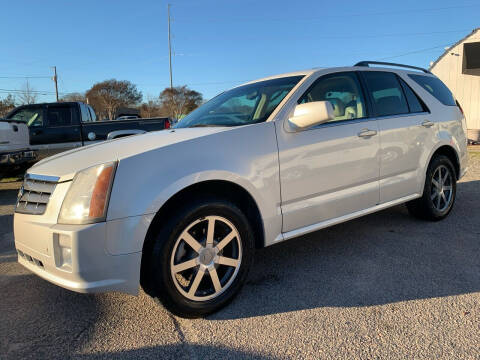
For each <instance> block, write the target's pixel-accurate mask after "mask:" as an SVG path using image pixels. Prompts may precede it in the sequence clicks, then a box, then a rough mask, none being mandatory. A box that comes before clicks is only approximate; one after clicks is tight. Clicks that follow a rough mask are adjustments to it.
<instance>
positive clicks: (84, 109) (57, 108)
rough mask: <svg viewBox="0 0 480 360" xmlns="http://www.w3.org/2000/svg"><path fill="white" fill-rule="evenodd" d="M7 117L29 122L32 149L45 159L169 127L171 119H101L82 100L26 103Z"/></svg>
mask: <svg viewBox="0 0 480 360" xmlns="http://www.w3.org/2000/svg"><path fill="white" fill-rule="evenodd" d="M6 118H7V119H8V120H14V121H17V122H23V123H25V124H27V126H28V128H29V132H30V144H31V148H32V149H34V150H37V151H38V157H39V158H40V159H41V158H45V157H47V156H51V155H54V154H56V153H59V152H62V151H66V150H69V149H72V148H76V147H81V146H85V145H89V144H92V143H95V142H98V141H104V140H110V139H116V138H119V137H123V136H128V135H135V134H143V133H145V132H149V131H156V130H162V129H168V128H169V127H170V120H169V119H168V118H148V119H141V118H140V119H129V120H113V121H99V120H97V116H96V115H95V111H94V110H93V109H92V107H91V106H89V105H87V104H84V103H82V102H61V103H44V104H31V105H24V106H20V107H17V108H15V109H14V110H12V111H11V112H10V113H9V114H8V115H7V116H6Z"/></svg>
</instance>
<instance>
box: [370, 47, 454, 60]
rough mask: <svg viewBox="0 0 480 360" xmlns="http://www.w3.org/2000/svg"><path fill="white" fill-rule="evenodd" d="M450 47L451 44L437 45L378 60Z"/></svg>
mask: <svg viewBox="0 0 480 360" xmlns="http://www.w3.org/2000/svg"><path fill="white" fill-rule="evenodd" d="M450 45H451V44H445V45H438V46H433V47H430V48H425V49H419V50H413V51H409V52H406V53H403V54H398V55H393V56H387V57H382V58H380V59H379V60H388V59H395V58H398V57H402V56H407V55H413V54H419V53H422V52H425V51H430V50H436V49H440V48H444V47H446V46H450Z"/></svg>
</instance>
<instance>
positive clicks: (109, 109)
mask: <svg viewBox="0 0 480 360" xmlns="http://www.w3.org/2000/svg"><path fill="white" fill-rule="evenodd" d="M85 96H86V98H87V99H88V102H89V104H90V105H92V106H93V108H94V109H95V112H96V113H97V114H100V115H101V116H102V117H105V116H107V117H108V118H109V119H113V118H114V117H115V114H116V112H117V110H118V109H119V108H120V107H128V106H135V105H137V104H138V102H140V100H142V93H141V92H140V91H138V90H137V87H136V85H134V84H132V83H131V82H130V81H127V80H122V81H119V80H115V79H111V80H105V81H102V82H99V83H96V84H94V85H93V86H92V88H91V89H90V90H88V91H87V92H86V94H85Z"/></svg>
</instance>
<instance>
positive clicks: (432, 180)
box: [407, 155, 457, 221]
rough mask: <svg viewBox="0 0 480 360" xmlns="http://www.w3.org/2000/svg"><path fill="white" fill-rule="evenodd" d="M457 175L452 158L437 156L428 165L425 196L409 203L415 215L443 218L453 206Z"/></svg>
mask: <svg viewBox="0 0 480 360" xmlns="http://www.w3.org/2000/svg"><path fill="white" fill-rule="evenodd" d="M456 179H457V177H456V174H455V170H454V167H453V165H452V162H451V161H450V159H449V158H448V157H446V156H444V155H438V156H435V157H434V158H433V159H432V161H431V162H430V165H429V166H428V170H427V175H426V178H425V186H424V189H423V196H422V197H421V198H419V199H416V200H413V201H410V202H408V203H407V208H408V210H409V212H410V214H412V215H413V216H416V217H418V218H422V219H426V220H433V221H437V220H442V219H443V218H445V217H446V216H447V215H448V214H449V213H450V211H451V210H452V208H453V204H454V202H455V195H456V190H457V181H456Z"/></svg>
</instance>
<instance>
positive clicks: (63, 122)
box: [47, 106, 72, 126]
mask: <svg viewBox="0 0 480 360" xmlns="http://www.w3.org/2000/svg"><path fill="white" fill-rule="evenodd" d="M47 120H48V125H49V126H68V125H72V110H71V109H70V107H66V106H49V107H48V110H47Z"/></svg>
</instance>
